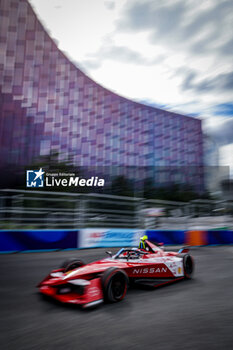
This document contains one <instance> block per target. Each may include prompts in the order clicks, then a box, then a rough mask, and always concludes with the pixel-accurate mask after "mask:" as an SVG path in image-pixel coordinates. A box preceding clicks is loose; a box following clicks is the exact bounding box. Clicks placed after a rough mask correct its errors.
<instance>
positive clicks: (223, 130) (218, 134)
mask: <svg viewBox="0 0 233 350" xmlns="http://www.w3.org/2000/svg"><path fill="white" fill-rule="evenodd" d="M232 130H233V117H232V118H230V119H229V120H228V119H227V120H223V121H222V123H220V124H218V125H217V126H214V127H212V128H209V129H208V134H209V135H210V136H211V137H212V138H213V139H214V140H215V141H216V143H217V144H218V145H221V146H222V145H228V144H230V143H233V133H232Z"/></svg>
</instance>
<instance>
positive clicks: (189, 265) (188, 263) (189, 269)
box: [183, 254, 194, 278]
mask: <svg viewBox="0 0 233 350" xmlns="http://www.w3.org/2000/svg"><path fill="white" fill-rule="evenodd" d="M183 266H184V275H185V278H192V274H193V270H194V263H193V259H192V257H191V256H190V255H189V254H184V256H183Z"/></svg>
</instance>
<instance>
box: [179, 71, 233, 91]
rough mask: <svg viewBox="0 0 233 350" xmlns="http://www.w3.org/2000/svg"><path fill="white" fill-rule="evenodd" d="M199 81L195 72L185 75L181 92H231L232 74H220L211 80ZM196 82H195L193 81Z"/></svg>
mask: <svg viewBox="0 0 233 350" xmlns="http://www.w3.org/2000/svg"><path fill="white" fill-rule="evenodd" d="M197 79H199V74H198V73H197V72H195V71H189V72H187V73H186V77H185V78H184V81H183V83H182V84H181V89H182V90H183V91H187V90H193V91H195V92H198V93H200V92H213V91H216V92H217V91H222V92H227V91H231V90H233V72H229V73H222V74H219V75H217V76H215V77H213V78H205V79H202V80H198V81H197ZM195 80H196V81H195Z"/></svg>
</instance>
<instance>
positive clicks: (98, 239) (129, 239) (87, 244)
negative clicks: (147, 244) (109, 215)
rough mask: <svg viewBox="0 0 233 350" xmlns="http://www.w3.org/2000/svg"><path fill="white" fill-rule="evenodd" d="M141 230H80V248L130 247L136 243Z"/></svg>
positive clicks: (141, 233)
mask: <svg viewBox="0 0 233 350" xmlns="http://www.w3.org/2000/svg"><path fill="white" fill-rule="evenodd" d="M143 234H144V233H143V231H142V230H135V229H120V228H119V229H106V228H91V229H88V228H87V229H82V230H80V236H79V246H80V248H96V247H125V246H128V247H132V246H135V245H137V244H138V242H139V237H140V236H141V235H143Z"/></svg>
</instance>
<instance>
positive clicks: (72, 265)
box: [61, 258, 85, 272]
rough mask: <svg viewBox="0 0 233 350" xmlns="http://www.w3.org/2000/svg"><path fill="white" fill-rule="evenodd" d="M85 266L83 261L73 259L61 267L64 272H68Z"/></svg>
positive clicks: (66, 261)
mask: <svg viewBox="0 0 233 350" xmlns="http://www.w3.org/2000/svg"><path fill="white" fill-rule="evenodd" d="M84 265H85V264H84V262H83V261H82V260H80V259H77V258H71V259H67V260H65V261H64V262H63V264H62V265H61V268H63V269H64V272H68V271H71V270H74V269H77V268H78V267H81V266H84Z"/></svg>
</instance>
